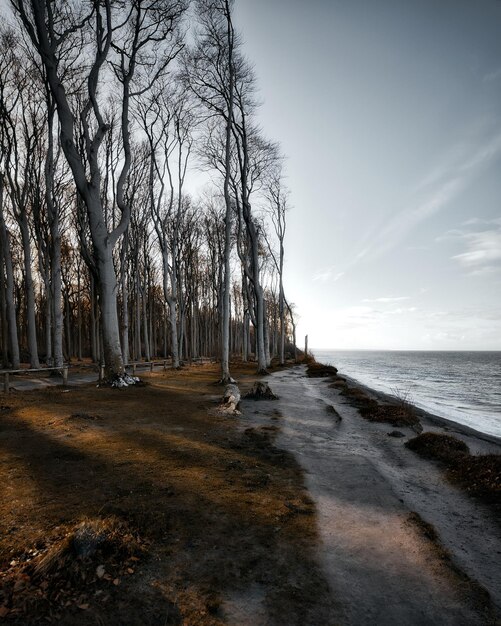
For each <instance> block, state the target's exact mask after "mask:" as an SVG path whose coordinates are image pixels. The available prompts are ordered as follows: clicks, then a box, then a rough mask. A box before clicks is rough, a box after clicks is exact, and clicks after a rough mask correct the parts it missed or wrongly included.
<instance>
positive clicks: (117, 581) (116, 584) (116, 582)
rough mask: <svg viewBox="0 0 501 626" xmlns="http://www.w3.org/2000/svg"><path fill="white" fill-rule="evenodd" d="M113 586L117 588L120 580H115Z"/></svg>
mask: <svg viewBox="0 0 501 626" xmlns="http://www.w3.org/2000/svg"><path fill="white" fill-rule="evenodd" d="M113 584H114V585H115V586H118V585H119V584H120V578H115V580H114V581H113Z"/></svg>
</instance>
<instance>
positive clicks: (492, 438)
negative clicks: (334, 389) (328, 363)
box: [338, 370, 501, 452]
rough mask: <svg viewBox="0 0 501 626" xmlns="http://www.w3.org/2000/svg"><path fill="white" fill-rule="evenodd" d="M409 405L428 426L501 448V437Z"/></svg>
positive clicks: (388, 397)
mask: <svg viewBox="0 0 501 626" xmlns="http://www.w3.org/2000/svg"><path fill="white" fill-rule="evenodd" d="M338 376H341V377H342V378H345V379H346V381H347V382H349V383H350V384H351V385H352V386H353V387H356V388H358V389H361V390H362V391H364V392H365V393H366V394H367V395H368V396H370V397H371V398H373V399H374V400H382V401H383V402H395V399H396V397H395V396H394V395H392V394H390V393H386V392H384V391H380V390H379V389H374V388H373V387H370V386H369V385H366V384H365V383H362V382H360V381H359V380H357V379H356V378H353V377H352V376H349V375H347V374H344V373H343V372H342V371H341V370H339V371H338ZM408 404H409V405H410V406H412V409H413V411H414V412H415V414H416V415H417V417H418V418H419V420H420V421H421V422H425V423H426V422H429V423H430V424H428V425H431V426H435V427H439V428H443V429H444V430H447V431H453V432H455V433H457V434H459V435H463V436H465V437H473V438H475V439H478V440H481V441H483V442H485V443H487V444H490V445H494V446H496V447H498V448H501V437H498V436H496V435H491V434H490V433H484V432H482V431H480V430H476V429H475V428H472V427H471V426H466V425H465V424H461V423H459V422H456V421H454V420H452V419H448V418H445V417H441V416H439V415H435V414H434V413H431V412H430V411H427V410H426V409H423V408H421V407H419V406H417V405H416V404H414V403H413V402H408ZM423 426H424V424H423ZM500 452H501V451H500Z"/></svg>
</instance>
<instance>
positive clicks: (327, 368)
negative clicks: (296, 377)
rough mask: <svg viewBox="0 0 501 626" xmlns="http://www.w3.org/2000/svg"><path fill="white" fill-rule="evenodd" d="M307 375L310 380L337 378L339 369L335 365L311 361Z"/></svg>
mask: <svg viewBox="0 0 501 626" xmlns="http://www.w3.org/2000/svg"><path fill="white" fill-rule="evenodd" d="M306 373H307V375H308V376H309V377H310V378H328V377H329V376H335V375H336V374H337V368H335V367H334V366H333V365H325V364H324V363H317V362H316V361H311V362H309V363H308V367H307V368H306Z"/></svg>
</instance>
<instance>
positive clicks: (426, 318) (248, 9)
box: [235, 0, 501, 350]
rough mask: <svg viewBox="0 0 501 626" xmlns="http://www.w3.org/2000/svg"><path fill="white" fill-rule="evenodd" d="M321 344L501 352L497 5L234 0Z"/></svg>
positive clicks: (296, 262)
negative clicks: (278, 152)
mask: <svg viewBox="0 0 501 626" xmlns="http://www.w3.org/2000/svg"><path fill="white" fill-rule="evenodd" d="M235 23H236V26H237V28H238V29H239V30H240V32H241V33H242V36H243V40H244V50H245V53H246V55H247V56H248V58H249V59H250V60H251V61H252V62H253V64H254V66H255V70H256V74H257V78H258V84H259V88H260V97H261V100H262V102H263V104H262V106H261V108H260V110H259V113H258V117H259V123H260V124H261V126H262V128H263V130H264V132H265V134H266V135H267V136H268V137H270V138H272V139H275V140H278V141H279V142H280V144H281V146H282V150H283V152H284V153H285V155H286V156H287V163H286V170H287V180H286V182H287V185H288V187H289V188H290V191H291V205H292V207H293V208H292V209H291V211H290V213H289V214H288V227H287V228H288V231H287V237H286V276H285V280H286V283H285V286H286V293H287V295H288V298H289V300H290V301H291V302H293V303H294V304H295V305H296V307H297V312H298V316H299V321H298V336H299V337H300V338H301V339H300V343H302V341H303V339H302V338H303V336H304V335H305V334H308V335H309V345H310V347H313V348H329V349H336V348H337V349H404V350H412V349H415V350H501V176H500V173H501V36H500V33H501V1H500V0H476V1H475V2H471V0H419V1H416V0H377V1H374V0H349V1H348V0H310V1H309V2H304V1H297V0H236V3H235Z"/></svg>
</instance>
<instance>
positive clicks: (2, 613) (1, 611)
mask: <svg viewBox="0 0 501 626" xmlns="http://www.w3.org/2000/svg"><path fill="white" fill-rule="evenodd" d="M9 613H10V609H8V608H7V607H6V606H0V617H7V615H8V614H9Z"/></svg>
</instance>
